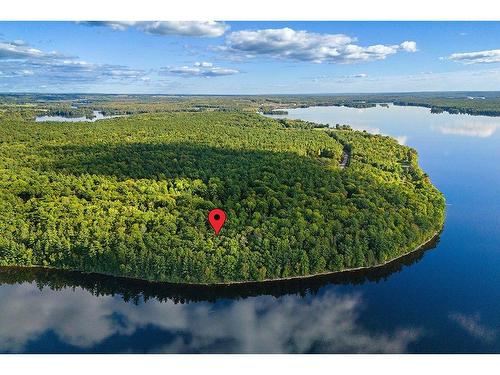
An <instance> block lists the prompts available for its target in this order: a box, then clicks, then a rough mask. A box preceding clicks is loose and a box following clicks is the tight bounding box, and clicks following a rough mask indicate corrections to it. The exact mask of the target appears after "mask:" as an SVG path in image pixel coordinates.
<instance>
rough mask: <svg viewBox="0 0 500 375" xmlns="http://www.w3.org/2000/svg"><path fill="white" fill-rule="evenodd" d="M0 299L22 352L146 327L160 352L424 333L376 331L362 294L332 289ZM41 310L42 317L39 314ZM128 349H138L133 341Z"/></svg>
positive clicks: (6, 327)
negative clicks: (210, 299) (310, 293)
mask: <svg viewBox="0 0 500 375" xmlns="http://www.w3.org/2000/svg"><path fill="white" fill-rule="evenodd" d="M0 298H1V299H2V300H4V301H9V303H7V304H3V305H2V307H1V308H0V350H2V351H13V352H17V351H22V350H23V349H24V348H25V347H26V345H27V344H28V343H29V342H33V341H36V340H37V339H38V338H39V337H40V336H41V335H43V334H44V333H47V332H53V333H54V334H55V335H56V336H57V337H58V338H59V339H60V340H61V341H62V342H64V343H66V344H69V345H72V346H75V347H77V348H81V349H92V347H93V346H95V345H98V344H100V343H102V342H103V341H104V340H107V339H110V338H112V337H113V336H116V335H122V336H123V335H125V336H130V335H132V334H134V333H135V332H136V331H137V330H139V329H141V328H145V327H154V329H156V330H158V332H167V333H169V337H173V339H170V340H164V341H163V342H162V341H159V342H157V343H156V344H155V345H156V347H155V348H154V349H153V350H152V351H154V352H170V353H172V352H173V353H178V352H182V353H185V352H226V353H231V352H236V353H280V352H298V353H303V352H311V351H315V352H382V353H399V352H405V351H406V350H407V347H408V345H409V344H411V343H413V342H415V341H416V340H417V339H418V338H420V336H421V332H420V330H419V329H412V328H401V329H396V330H394V331H393V332H388V333H374V332H370V331H369V330H367V329H366V328H364V327H363V326H361V325H360V324H359V320H360V319H359V316H360V313H361V309H362V307H363V298H362V295H360V294H352V293H351V294H339V293H335V292H333V291H331V290H329V291H327V292H326V293H324V294H322V295H318V296H315V298H308V297H307V296H306V297H300V296H296V295H286V296H283V297H280V298H275V297H272V296H261V297H251V298H246V299H242V300H235V301H225V300H224V301H221V302H220V303H217V304H211V303H207V302H198V303H189V304H175V303H174V302H172V301H170V300H169V301H167V302H159V301H158V300H150V301H147V302H141V303H139V304H138V305H134V304H133V303H127V302H124V301H123V300H122V299H121V298H120V297H118V296H115V297H112V296H100V297H95V296H93V295H92V294H91V293H89V292H87V291H85V290H83V289H81V288H75V289H70V288H67V289H64V290H60V291H53V290H51V289H49V288H43V289H42V290H39V289H38V288H37V287H36V285H35V284H27V283H25V284H22V285H15V286H7V285H3V286H2V287H1V288H0ZM34 311H36V313H33V312H34ZM128 350H130V351H134V343H133V341H132V340H131V342H130V345H129V348H128Z"/></svg>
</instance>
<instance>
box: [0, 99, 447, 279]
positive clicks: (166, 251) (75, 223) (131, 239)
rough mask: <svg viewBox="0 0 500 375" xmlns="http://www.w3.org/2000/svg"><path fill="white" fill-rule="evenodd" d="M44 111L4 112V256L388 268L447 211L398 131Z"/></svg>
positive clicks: (90, 264)
mask: <svg viewBox="0 0 500 375" xmlns="http://www.w3.org/2000/svg"><path fill="white" fill-rule="evenodd" d="M134 112H136V111H134ZM144 112H147V111H146V110H145V111H144ZM33 113H34V112H33V109H32V108H31V109H30V107H27V108H23V109H19V108H17V109H16V110H12V108H6V109H5V110H3V111H1V112H0V123H1V126H0V202H1V204H0V265H2V266H9V265H15V266H27V267H29V266H43V267H52V268H58V269H70V270H79V271H83V272H96V273H103V274H109V275H115V276H124V277H131V278H139V279H145V280H151V281H166V282H175V283H209V284H211V283H226V282H241V281H261V280H269V279H281V278H289V277H300V276H308V275H314V274H320V273H325V272H335V271H341V270H345V269H351V268H357V267H370V266H375V265H379V264H383V263H385V262H387V261H389V260H391V259H394V258H397V257H400V256H402V255H404V254H407V253H409V252H411V251H413V250H415V248H417V247H418V246H419V245H421V244H422V243H424V242H426V241H428V240H430V239H431V238H432V237H433V236H434V235H435V233H436V232H438V231H439V230H440V229H441V227H442V225H443V222H444V215H445V212H444V211H445V204H444V203H445V201H444V197H443V195H442V194H441V193H440V192H439V191H438V190H437V189H436V188H435V187H434V186H433V185H432V183H431V181H430V180H429V178H428V176H427V175H426V174H425V173H424V172H423V171H422V170H421V169H420V167H419V165H418V158H417V152H416V151H415V150H414V149H412V148H410V147H407V146H403V145H399V144H398V143H397V141H396V140H394V139H392V138H390V137H386V136H382V135H371V134H368V133H366V132H360V131H354V130H351V129H350V128H349V127H348V126H339V127H338V128H336V129H335V128H333V129H331V128H328V127H325V126H324V125H318V124H313V123H309V122H303V121H299V120H283V119H281V120H276V119H272V118H268V117H265V116H263V115H260V114H258V113H255V112H250V111H241V110H240V111H238V110H234V111H224V110H213V111H207V110H202V111H198V110H194V111H163V112H158V113H156V112H154V111H152V112H147V113H138V114H134V115H130V116H126V117H119V118H114V119H107V120H99V121H96V122H93V123H90V122H88V123H73V122H67V123H55V122H46V123H35V122H34V121H33ZM346 157H347V159H346ZM347 160H348V162H347ZM216 207H218V208H222V209H223V210H225V212H226V213H227V216H228V218H227V221H226V223H225V225H224V227H223V229H222V231H221V233H220V235H219V236H214V232H213V230H212V228H211V227H210V226H209V224H208V222H207V213H208V212H209V211H210V210H211V209H213V208H216Z"/></svg>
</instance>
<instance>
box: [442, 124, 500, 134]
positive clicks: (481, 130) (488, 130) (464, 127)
mask: <svg viewBox="0 0 500 375" xmlns="http://www.w3.org/2000/svg"><path fill="white" fill-rule="evenodd" d="M437 129H438V130H439V131H440V132H441V133H442V134H445V135H462V136H466V137H478V138H488V137H491V136H492V135H493V133H495V131H496V129H497V126H496V125H493V124H482V123H479V122H477V121H475V122H470V123H467V124H460V125H455V126H453V125H451V126H447V125H443V126H439V127H438V128H437Z"/></svg>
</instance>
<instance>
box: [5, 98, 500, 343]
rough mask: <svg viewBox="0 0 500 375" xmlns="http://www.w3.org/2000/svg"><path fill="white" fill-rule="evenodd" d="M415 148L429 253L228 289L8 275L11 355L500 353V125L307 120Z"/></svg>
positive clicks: (457, 119) (371, 117)
mask: <svg viewBox="0 0 500 375" xmlns="http://www.w3.org/2000/svg"><path fill="white" fill-rule="evenodd" d="M289 117H293V118H301V119H306V120H313V121H317V122H322V123H326V122H328V123H331V124H336V123H349V124H351V125H352V126H353V127H355V128H358V129H365V130H367V131H371V132H380V133H383V134H389V135H392V136H394V137H397V138H398V139H399V141H400V142H401V143H405V144H407V145H409V146H412V147H415V148H416V149H417V150H418V152H419V154H420V163H421V166H422V167H423V168H424V170H425V171H426V172H427V173H428V174H429V175H430V177H431V179H432V181H433V182H434V183H435V184H436V185H437V186H438V188H439V189H441V191H443V192H444V194H445V196H446V199H447V204H448V206H447V219H446V224H445V228H444V231H443V232H442V233H441V235H440V238H439V240H438V241H437V243H435V244H434V245H432V246H430V247H431V249H429V250H427V251H422V252H418V253H415V254H412V255H411V256H409V257H407V258H406V259H403V260H402V261H400V262H397V263H393V264H390V265H388V266H387V267H384V268H382V269H378V270H375V271H370V272H368V273H359V272H358V273H352V274H345V275H340V276H335V277H323V278H320V279H313V280H308V281H301V282H298V281H295V282H291V283H290V282H288V283H274V284H273V283H271V284H263V285H262V284H261V285H250V286H248V287H246V288H241V287H230V288H229V287H228V288H223V289H220V288H219V289H213V288H193V287H186V286H184V287H174V286H169V285H164V286H158V285H155V284H148V283H142V282H136V281H125V280H119V279H115V278H106V277H102V276H96V275H94V276H89V275H87V276H82V275H80V274H78V273H71V272H48V271H44V270H16V269H0V283H1V286H0V300H1V304H0V351H3V352H43V353H47V352H48V353H52V352H57V353H60V352H105V353H109V352H166V353H187V352H189V353H191V352H195V353H199V352H202V353H206V352H208V353H212V352H224V353H232V352H237V353H247V352H252V353H254V352H257V353H268V352H294V353H295V352H297V353H302V352H306V353H309V352H332V353H337V352H341V353H345V352H348V353H349V352H382V353H385V352H416V353H419V352H427V353H428V352H431V353H434V352H496V353H499V352H500V298H499V297H500V292H499V291H500V245H499V243H500V224H499V212H500V194H499V191H500V163H499V162H500V118H488V117H471V116H467V115H447V114H439V115H436V114H431V113H430V112H429V110H428V109H424V108H410V107H390V108H380V107H378V108H370V109H362V110H360V109H352V108H338V107H332V108H324V107H322V108H308V109H296V110H290V112H289Z"/></svg>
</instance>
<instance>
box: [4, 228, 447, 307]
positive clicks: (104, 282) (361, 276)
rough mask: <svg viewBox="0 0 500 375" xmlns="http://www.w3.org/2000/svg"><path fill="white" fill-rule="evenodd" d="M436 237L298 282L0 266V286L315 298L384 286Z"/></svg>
mask: <svg viewBox="0 0 500 375" xmlns="http://www.w3.org/2000/svg"><path fill="white" fill-rule="evenodd" d="M439 236H440V234H438V235H437V236H436V237H434V238H433V239H432V240H431V241H430V242H428V243H427V244H426V245H425V246H424V247H422V248H421V249H419V250H417V251H414V252H412V253H410V254H408V255H406V256H404V257H401V258H399V259H397V260H395V261H393V262H390V263H388V264H386V265H384V266H380V267H376V268H371V269H365V270H357V271H346V272H340V273H335V274H331V275H320V276H314V277H310V278H303V279H291V280H280V281H266V282H249V283H241V284H228V285H193V284H172V283H158V282H149V281H144V280H138V279H129V278H123V277H114V276H107V275H102V274H95V273H82V272H77V271H65V270H55V269H47V268H21V267H0V285H1V284H21V283H27V282H30V283H36V285H37V286H38V287H39V288H43V287H48V288H50V289H52V290H60V289H64V288H74V287H81V288H83V289H85V290H87V291H89V292H90V293H92V294H93V295H95V296H103V295H113V296H114V295H119V296H121V297H122V298H123V300H124V301H127V302H128V301H132V302H133V301H137V302H138V301H140V300H149V299H156V300H158V301H167V300H172V301H174V302H175V303H188V302H200V301H207V302H215V301H216V300H218V299H241V298H247V297H254V296H260V295H271V296H274V297H280V296H284V295H287V294H295V295H302V296H305V295H306V294H316V293H317V292H318V291H319V289H321V288H322V287H324V286H326V285H328V284H340V285H360V284H363V283H367V282H379V281H384V280H386V279H387V278H389V277H390V276H391V275H393V274H395V273H398V272H400V271H402V270H403V269H404V268H405V267H408V266H411V265H412V264H414V263H417V262H418V261H420V260H421V259H422V258H423V256H424V254H425V253H426V252H427V251H428V250H431V249H434V248H436V246H437V245H438V243H439Z"/></svg>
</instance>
